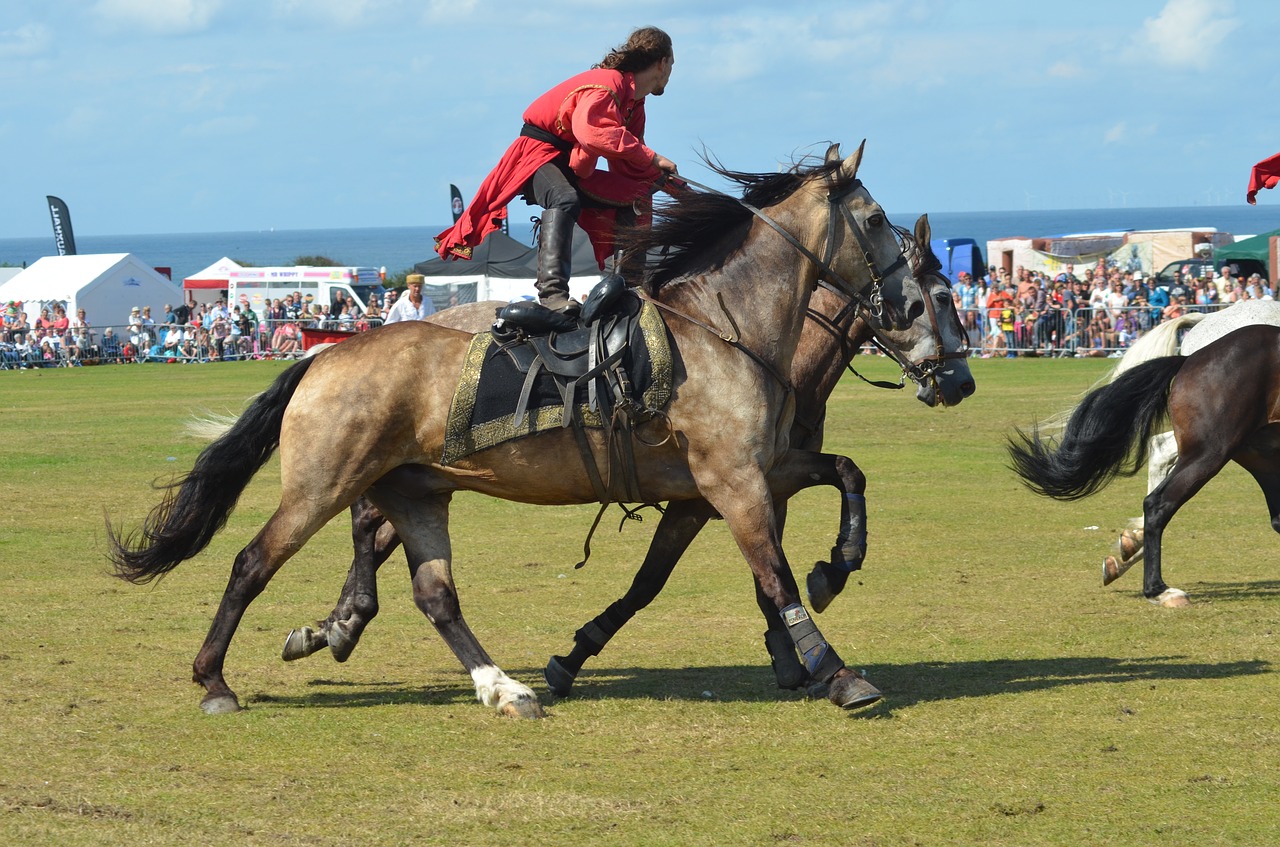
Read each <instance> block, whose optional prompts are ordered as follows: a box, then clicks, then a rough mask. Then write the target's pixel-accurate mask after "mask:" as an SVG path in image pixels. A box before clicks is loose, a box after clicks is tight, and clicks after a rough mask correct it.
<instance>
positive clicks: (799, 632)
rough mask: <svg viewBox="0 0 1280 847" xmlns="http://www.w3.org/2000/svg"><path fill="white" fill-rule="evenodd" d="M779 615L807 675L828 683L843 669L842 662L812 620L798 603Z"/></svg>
mask: <svg viewBox="0 0 1280 847" xmlns="http://www.w3.org/2000/svg"><path fill="white" fill-rule="evenodd" d="M781 614H782V622H783V623H784V624H786V625H787V632H788V633H789V634H790V635H791V640H792V641H794V642H795V645H796V650H797V651H798V652H799V653H800V658H801V660H802V661H803V662H804V666H805V668H806V669H807V670H808V671H809V675H810V676H812V677H813V678H814V679H816V680H818V681H819V682H830V681H831V678H832V677H833V676H835V675H836V671H838V670H840V669H841V668H843V667H844V662H842V661H841V660H840V657H839V656H838V655H836V651H835V650H833V649H832V647H831V645H830V644H828V643H827V641H826V639H825V638H823V637H822V633H821V632H818V626H817V624H815V623H814V622H813V618H811V617H809V613H808V612H807V611H805V608H804V606H801V605H800V604H799V603H793V604H792V605H790V606H788V607H787V608H785V609H783V610H782V612H781Z"/></svg>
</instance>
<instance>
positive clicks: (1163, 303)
mask: <svg viewBox="0 0 1280 847" xmlns="http://www.w3.org/2000/svg"><path fill="white" fill-rule="evenodd" d="M952 296H953V298H954V300H955V304H956V310H957V311H958V313H959V314H960V319H961V323H962V324H963V325H964V327H965V329H966V331H967V332H968V333H969V343H970V346H971V347H972V348H973V350H974V354H975V355H979V356H982V357H983V358H989V357H992V356H1007V357H1014V356H1018V355H1036V356H1059V357H1060V356H1110V357H1115V358H1118V357H1119V356H1121V355H1123V354H1124V351H1125V349H1126V348H1128V347H1129V345H1130V344H1132V343H1133V342H1134V340H1136V339H1137V338H1138V337H1140V336H1141V335H1142V334H1143V333H1145V332H1146V331H1147V330H1149V329H1151V328H1152V327H1153V326H1155V325H1156V324H1158V323H1160V322H1162V321H1166V320H1170V319H1172V318H1176V317H1178V316H1180V315H1184V314H1186V313H1187V312H1192V311H1200V312H1208V311H1215V310H1217V309H1221V308H1225V307H1227V306H1229V305H1231V304H1232V303H1237V302H1239V301H1241V300H1271V299H1273V296H1272V291H1271V289H1270V288H1269V287H1268V285H1267V282H1266V281H1265V280H1263V279H1262V277H1261V276H1260V275H1259V274H1256V273H1255V274H1252V275H1251V276H1250V277H1249V278H1247V279H1240V278H1237V276H1236V275H1235V271H1234V269H1233V268H1232V267H1231V266H1229V265H1228V266H1225V267H1223V268H1222V269H1220V270H1219V271H1217V272H1216V273H1215V274H1214V275H1213V276H1212V277H1192V276H1191V275H1190V274H1189V273H1188V274H1186V275H1184V276H1182V277H1180V278H1177V279H1173V280H1167V281H1165V280H1162V281H1161V282H1160V284H1159V285H1156V284H1155V280H1153V279H1151V278H1148V277H1147V276H1146V275H1144V274H1143V273H1142V272H1141V271H1133V270H1124V269H1120V268H1114V267H1108V266H1107V265H1106V264H1105V263H1103V262H1099V263H1098V264H1097V265H1094V266H1092V267H1087V268H1085V269H1084V270H1083V271H1082V272H1081V273H1080V274H1078V275H1077V273H1076V269H1075V266H1074V265H1070V264H1068V265H1066V266H1065V267H1064V268H1063V270H1062V271H1060V272H1059V273H1057V274H1053V275H1050V274H1048V273H1044V272H1041V271H1036V270H1030V271H1029V270H1027V269H1026V268H1022V267H1019V268H1016V269H1015V270H1014V272H1012V273H1010V272H1009V271H1007V270H1005V269H1003V268H996V267H995V266H992V267H990V268H988V272H987V273H986V274H985V275H983V277H982V278H981V279H977V280H975V279H973V278H972V277H971V276H970V275H969V274H967V273H964V272H961V273H960V274H959V280H958V281H957V283H956V284H955V286H954V287H953V289H952Z"/></svg>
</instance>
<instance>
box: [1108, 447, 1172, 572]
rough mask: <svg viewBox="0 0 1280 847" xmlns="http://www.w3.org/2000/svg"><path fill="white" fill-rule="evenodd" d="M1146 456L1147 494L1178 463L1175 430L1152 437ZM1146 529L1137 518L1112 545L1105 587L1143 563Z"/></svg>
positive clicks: (1162, 480)
mask: <svg viewBox="0 0 1280 847" xmlns="http://www.w3.org/2000/svg"><path fill="white" fill-rule="evenodd" d="M1149 444H1150V446H1149V449H1148V453H1147V493H1148V494H1150V493H1151V492H1152V491H1155V490H1156V487H1157V486H1159V485H1160V483H1162V482H1164V480H1165V477H1167V476H1168V475H1169V472H1170V471H1171V470H1173V466H1174V463H1176V462H1177V461H1178V442H1177V440H1176V439H1175V438H1174V435H1173V431H1172V430H1170V431H1169V432H1162V433H1160V434H1158V435H1153V436H1151V441H1150V442H1149ZM1145 543H1146V542H1145V528H1144V526H1143V519H1142V518H1140V517H1139V518H1134V519H1133V520H1132V521H1130V522H1129V526H1128V528H1126V529H1125V530H1124V531H1123V532H1121V533H1120V537H1119V538H1118V539H1116V543H1115V544H1114V545H1113V546H1112V551H1111V555H1109V556H1106V557H1104V558H1103V560H1102V584H1103V585H1110V584H1111V583H1113V582H1115V581H1116V580H1117V579H1119V578H1120V577H1122V576H1124V574H1125V573H1126V572H1127V571H1128V570H1129V568H1131V567H1133V566H1134V565H1136V564H1138V563H1139V562H1141V561H1142V556H1143V545H1144V544H1145Z"/></svg>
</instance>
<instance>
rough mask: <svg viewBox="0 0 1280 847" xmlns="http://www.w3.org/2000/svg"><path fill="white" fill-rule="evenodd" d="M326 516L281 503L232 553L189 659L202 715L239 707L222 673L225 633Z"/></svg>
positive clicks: (228, 639)
mask: <svg viewBox="0 0 1280 847" xmlns="http://www.w3.org/2000/svg"><path fill="white" fill-rule="evenodd" d="M330 517H331V515H328V514H321V513H317V512H315V511H314V510H313V509H311V508H309V507H308V506H289V505H286V504H285V503H284V502H282V503H281V505H280V507H279V508H278V509H276V512H275V514H274V515H272V516H271V519H270V520H269V521H267V524H266V526H264V527H263V528H262V529H261V531H259V532H258V535H257V536H256V537H255V538H254V539H253V541H251V542H249V545H248V546H247V547H245V548H244V549H243V550H241V551H240V553H239V554H238V555H237V556H236V560H235V564H234V565H232V568H231V576H230V578H229V579H228V581H227V588H226V590H225V591H224V592H223V594H222V601H221V602H220V603H219V604H218V611H217V613H216V614H215V615H214V618H213V623H212V624H211V625H210V627H209V633H208V635H206V636H205V639H204V644H203V646H201V648H200V652H199V653H197V654H196V658H195V662H193V663H192V679H193V680H194V681H195V682H197V683H199V684H200V685H203V686H204V688H205V696H204V699H203V700H202V701H201V703H200V708H201V709H203V710H204V711H205V712H206V713H207V714H211V715H212V714H219V713H223V712H236V711H239V710H240V701H239V700H237V699H236V695H235V692H234V691H232V690H231V688H230V686H228V685H227V681H226V679H225V678H224V677H223V665H224V663H225V661H226V657H227V649H228V648H229V647H230V645H231V637H232V636H233V635H234V634H235V631H236V628H237V627H238V626H239V625H240V620H241V619H242V618H243V617H244V613H245V610H246V609H247V608H248V607H249V604H250V603H252V602H253V600H254V598H256V597H257V596H258V595H259V594H261V593H262V591H263V589H265V588H266V587H267V583H268V582H270V581H271V577H273V576H274V575H275V573H276V571H278V570H280V568H281V566H282V565H284V563H285V562H286V561H288V559H289V557H290V556H292V555H293V554H294V553H296V552H298V550H300V549H301V548H302V545H303V544H305V543H306V542H307V539H309V538H310V537H311V536H312V535H314V534H315V533H316V531H317V530H318V529H319V528H320V527H322V526H324V524H325V523H326V522H327V521H328V520H329V518H330Z"/></svg>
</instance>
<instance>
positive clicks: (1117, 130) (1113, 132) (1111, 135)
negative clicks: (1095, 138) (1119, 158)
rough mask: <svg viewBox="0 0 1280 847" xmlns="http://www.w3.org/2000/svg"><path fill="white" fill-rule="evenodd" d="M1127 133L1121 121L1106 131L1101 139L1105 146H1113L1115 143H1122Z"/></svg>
mask: <svg viewBox="0 0 1280 847" xmlns="http://www.w3.org/2000/svg"><path fill="white" fill-rule="evenodd" d="M1128 132H1129V129H1128V127H1126V126H1125V123H1124V121H1121V122H1120V123H1118V124H1116V125H1115V126H1113V127H1111V129H1109V130H1107V132H1106V135H1104V136H1103V137H1102V140H1103V141H1104V142H1106V143H1107V144H1115V143H1117V142H1120V141H1124V139H1125V136H1126V135H1128Z"/></svg>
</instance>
